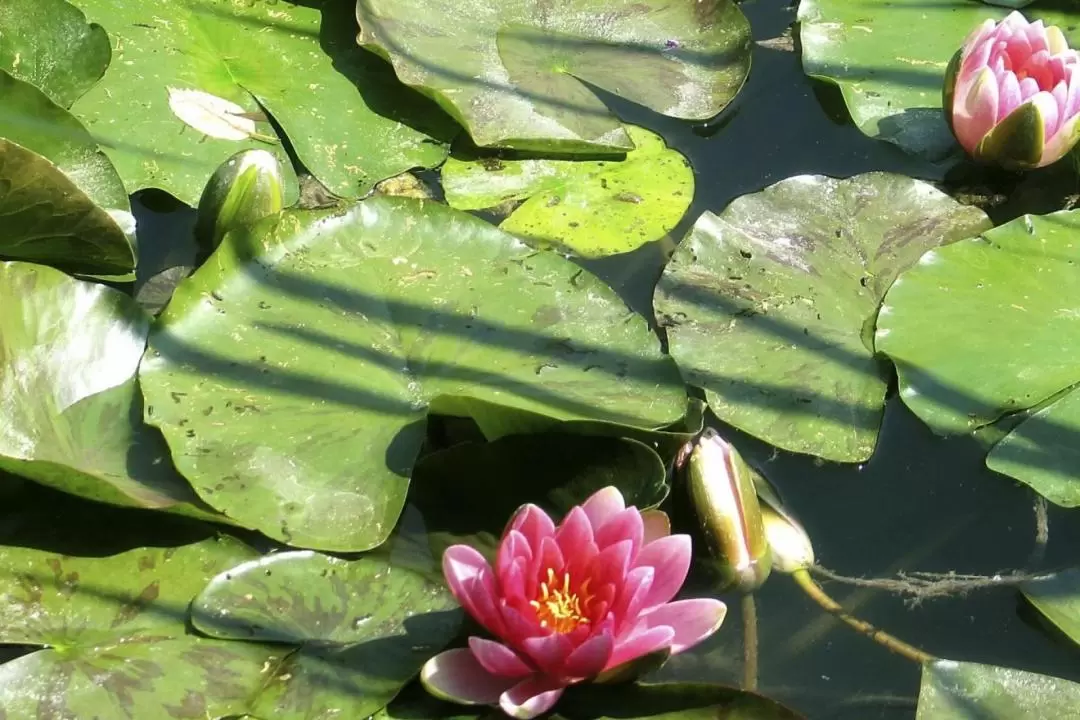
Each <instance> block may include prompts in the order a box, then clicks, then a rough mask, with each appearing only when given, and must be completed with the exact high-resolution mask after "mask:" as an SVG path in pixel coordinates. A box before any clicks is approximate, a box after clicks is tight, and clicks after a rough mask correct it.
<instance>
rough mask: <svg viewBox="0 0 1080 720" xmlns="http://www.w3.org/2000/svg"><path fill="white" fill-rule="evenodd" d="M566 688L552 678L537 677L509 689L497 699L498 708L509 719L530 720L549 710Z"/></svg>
mask: <svg viewBox="0 0 1080 720" xmlns="http://www.w3.org/2000/svg"><path fill="white" fill-rule="evenodd" d="M564 687H566V686H565V685H563V684H562V683H560V682H559V681H558V680H556V679H554V678H549V677H544V676H542V675H538V676H535V677H531V678H529V679H528V680H522V681H521V682H520V683H518V684H517V685H515V686H514V687H512V688H510V689H509V690H507V691H506V692H504V693H503V694H502V696H501V697H500V698H499V707H500V708H502V711H503V712H504V713H506V714H507V715H509V716H510V717H514V718H519V719H520V720H530V718H534V717H536V716H537V715H541V714H543V713H545V712H547V711H548V710H550V709H551V706H552V705H554V704H555V703H556V702H557V701H558V699H559V697H560V696H561V695H562V692H563V688H564Z"/></svg>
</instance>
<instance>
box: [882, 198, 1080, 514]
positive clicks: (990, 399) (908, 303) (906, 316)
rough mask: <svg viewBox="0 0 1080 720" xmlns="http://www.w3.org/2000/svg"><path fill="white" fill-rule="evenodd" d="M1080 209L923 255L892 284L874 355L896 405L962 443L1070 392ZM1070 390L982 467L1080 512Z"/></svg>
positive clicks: (1078, 341) (1026, 220)
mask: <svg viewBox="0 0 1080 720" xmlns="http://www.w3.org/2000/svg"><path fill="white" fill-rule="evenodd" d="M1078 263H1080V211H1072V212H1060V213H1054V214H1051V215H1046V216H1042V217H1039V216H1025V217H1022V218H1019V219H1017V220H1014V221H1012V222H1010V223H1007V224H1005V225H1002V226H1001V227H997V228H994V229H992V230H989V231H986V232H984V233H982V235H979V236H977V237H974V238H972V239H970V240H968V241H966V242H962V243H957V244H955V245H952V246H950V247H947V248H942V249H941V250H938V251H935V252H934V253H932V254H928V255H926V256H924V257H923V258H922V259H921V260H920V262H919V264H918V266H917V267H914V268H912V269H911V270H909V271H908V272H906V273H904V275H903V276H902V277H901V278H900V279H899V280H898V281H897V282H896V283H895V284H894V285H893V287H892V289H891V290H889V293H888V295H886V297H885V300H884V304H883V306H882V310H881V314H880V316H879V318H878V329H877V347H878V349H879V350H881V351H882V352H884V353H886V354H888V355H889V357H891V358H892V359H893V361H894V362H895V363H896V366H897V372H898V373H899V379H900V396H901V397H902V398H903V399H904V402H905V403H906V404H907V406H908V407H910V408H911V409H912V411H914V412H915V414H916V415H918V416H919V417H920V418H922V419H923V421H925V422H926V423H927V424H928V425H930V427H931V428H933V429H934V430H936V431H937V432H939V433H966V432H970V431H972V430H975V429H977V428H980V427H983V426H985V425H988V424H990V423H992V422H994V421H996V420H997V419H998V418H1001V417H1003V416H1004V415H1006V414H1008V413H1013V412H1016V411H1019V410H1024V409H1027V408H1030V407H1033V406H1036V405H1038V404H1040V403H1042V402H1044V401H1045V400H1048V399H1050V398H1052V397H1053V396H1054V395H1056V394H1058V393H1061V392H1062V391H1063V390H1068V389H1070V388H1072V387H1073V386H1074V385H1075V384H1076V383H1077V382H1080V367H1078V365H1077V362H1076V357H1077V353H1078V352H1080V315H1078V314H1077V312H1076V308H1075V307H1074V302H1073V299H1074V298H1076V297H1080V273H1078V272H1077V266H1078ZM1075 394H1076V393H1075V391H1072V392H1070V393H1065V394H1064V395H1063V396H1062V397H1061V398H1060V399H1059V400H1057V402H1055V403H1053V404H1051V405H1050V406H1049V407H1046V408H1044V409H1042V410H1040V411H1039V412H1037V413H1036V414H1034V415H1033V416H1032V417H1031V418H1029V419H1027V420H1025V421H1024V422H1022V423H1020V425H1019V426H1017V427H1016V428H1015V429H1014V430H1013V431H1012V432H1011V433H1010V434H1009V435H1008V436H1006V438H1005V439H1004V440H1003V441H1002V442H1001V443H999V444H998V446H997V447H995V449H994V450H993V452H992V453H991V455H990V460H989V463H988V464H989V465H990V466H991V467H992V468H993V469H995V470H997V471H999V472H1003V473H1006V474H1008V475H1011V476H1012V477H1015V478H1016V479H1018V480H1020V481H1022V482H1025V483H1027V484H1029V485H1031V486H1032V487H1033V488H1035V490H1036V491H1038V492H1039V493H1042V494H1044V495H1045V496H1046V497H1047V499H1049V500H1052V501H1053V502H1055V503H1058V504H1061V505H1069V506H1073V505H1077V504H1080V481H1077V478H1076V466H1075V464H1073V463H1072V462H1071V461H1070V458H1071V459H1075V458H1076V457H1077V455H1076V452H1077V451H1076V447H1077V440H1076V438H1077V437H1080V401H1078V400H1077V399H1076V398H1075V397H1073V396H1074V395H1075Z"/></svg>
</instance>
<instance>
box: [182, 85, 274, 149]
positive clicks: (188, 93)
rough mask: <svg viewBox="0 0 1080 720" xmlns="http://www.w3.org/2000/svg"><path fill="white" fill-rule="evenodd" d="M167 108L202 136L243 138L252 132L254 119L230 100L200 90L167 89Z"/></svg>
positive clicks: (227, 138) (224, 138) (228, 138)
mask: <svg viewBox="0 0 1080 720" xmlns="http://www.w3.org/2000/svg"><path fill="white" fill-rule="evenodd" d="M169 109H171V110H172V111H173V114H174V115H176V117H178V118H180V120H182V121H183V122H184V124H186V125H189V126H190V127H193V128H195V129H196V130H198V131H199V132H201V133H202V134H203V135H209V136H210V137H212V138H218V139H221V140H247V139H248V138H250V137H251V136H253V135H255V134H256V132H255V121H254V120H251V119H250V118H247V117H244V116H243V113H245V112H247V111H246V110H244V108H242V107H240V106H239V105H237V104H236V103H234V102H232V101H231V100H226V99H225V98H222V97H218V96H217V95H211V94H210V93H207V92H203V91H202V90H181V89H178V88H169Z"/></svg>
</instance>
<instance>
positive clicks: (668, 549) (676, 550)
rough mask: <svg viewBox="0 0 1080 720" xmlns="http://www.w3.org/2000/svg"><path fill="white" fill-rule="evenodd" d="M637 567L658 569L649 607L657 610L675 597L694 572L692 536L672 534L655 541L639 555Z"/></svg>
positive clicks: (649, 598) (648, 603)
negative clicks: (692, 564) (691, 559)
mask: <svg viewBox="0 0 1080 720" xmlns="http://www.w3.org/2000/svg"><path fill="white" fill-rule="evenodd" d="M634 565H635V566H636V567H646V566H648V567H652V568H653V569H655V570H656V576H655V577H654V578H653V582H652V587H650V588H649V595H648V597H647V598H646V599H645V608H644V609H648V608H653V607H656V606H657V605H661V604H663V603H666V602H667V601H668V600H670V599H671V598H673V597H675V593H677V592H679V588H681V587H682V585H683V583H684V582H685V581H686V574H687V573H688V572H689V571H690V536H689V535H668V536H667V537H665V538H660V539H659V540H654V541H652V542H651V543H649V544H648V545H646V546H645V547H643V548H642V549H641V552H640V553H638V556H637V560H636V561H635V563H634Z"/></svg>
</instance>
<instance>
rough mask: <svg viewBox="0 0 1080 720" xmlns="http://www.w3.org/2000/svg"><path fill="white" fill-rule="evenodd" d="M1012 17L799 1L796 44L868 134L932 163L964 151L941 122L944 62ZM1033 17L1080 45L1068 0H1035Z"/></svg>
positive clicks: (929, 3)
mask: <svg viewBox="0 0 1080 720" xmlns="http://www.w3.org/2000/svg"><path fill="white" fill-rule="evenodd" d="M1008 13H1009V10H1006V9H1004V8H994V7H989V6H988V5H984V4H982V3H977V2H957V1H956V0H892V1H891V2H888V3H883V2H881V0H802V1H801V2H800V3H799V15H798V19H799V40H800V46H801V47H802V59H803V68H804V69H805V71H806V74H807V75H810V76H812V77H816V78H820V79H822V80H825V81H827V82H831V83H835V84H836V85H837V86H839V88H840V91H841V93H842V94H843V97H844V102H845V103H847V107H848V111H849V112H850V113H851V117H852V119H853V120H854V121H855V124H856V125H857V126H858V127H859V129H860V130H862V131H863V132H864V133H866V134H867V135H869V136H870V137H875V138H878V139H881V140H887V141H889V142H892V143H895V144H896V145H899V146H900V147H901V148H903V149H904V150H905V151H907V152H910V153H915V154H917V155H920V156H922V157H925V158H927V159H928V160H931V161H940V160H945V159H946V158H948V157H949V156H950V154H958V153H962V151H961V150H960V146H959V145H958V144H957V143H956V141H955V140H954V139H953V136H952V134H951V133H950V132H949V127H948V125H947V124H946V121H945V116H944V114H943V113H942V108H941V89H942V85H943V84H944V80H945V69H946V68H947V67H948V65H949V59H950V58H952V56H953V54H954V53H955V52H956V51H957V50H958V49H959V48H960V46H961V44H962V43H963V42H964V38H966V37H967V35H968V33H970V32H971V31H972V30H973V29H975V27H976V26H977V25H979V24H980V23H981V22H983V20H985V19H986V18H995V19H1001V18H1003V17H1005V16H1006V15H1007V14H1008ZM1024 13H1025V16H1026V17H1027V18H1028V19H1030V20H1037V19H1042V20H1044V21H1046V22H1047V24H1055V25H1059V26H1060V27H1061V28H1062V29H1063V30H1064V31H1065V35H1066V37H1068V38H1069V40H1070V42H1071V44H1072V45H1073V47H1077V46H1078V45H1080V23H1078V21H1080V11H1077V10H1076V4H1075V3H1074V2H1073V0H1040V2H1038V3H1036V4H1035V5H1033V6H1032V7H1030V8H1025V10H1024Z"/></svg>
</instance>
